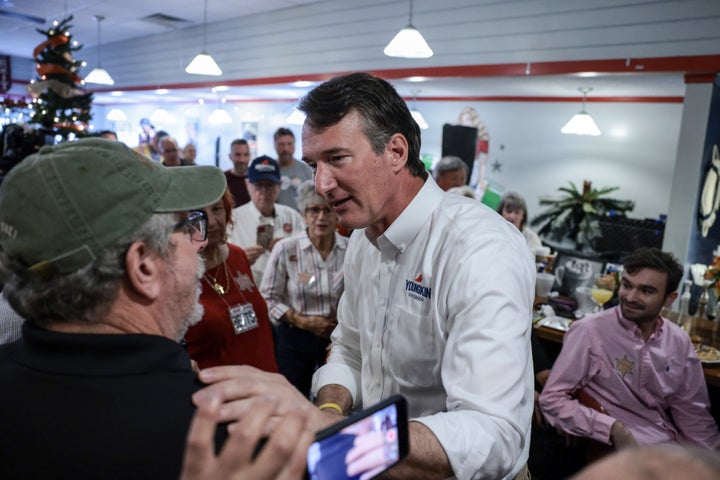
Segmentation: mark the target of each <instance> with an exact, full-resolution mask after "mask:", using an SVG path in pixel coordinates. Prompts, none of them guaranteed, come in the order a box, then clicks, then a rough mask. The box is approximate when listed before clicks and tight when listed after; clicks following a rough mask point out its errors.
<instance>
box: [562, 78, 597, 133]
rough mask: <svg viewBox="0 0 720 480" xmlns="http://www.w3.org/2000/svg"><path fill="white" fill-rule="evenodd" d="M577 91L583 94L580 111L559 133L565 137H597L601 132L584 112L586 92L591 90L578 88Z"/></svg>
mask: <svg viewBox="0 0 720 480" xmlns="http://www.w3.org/2000/svg"><path fill="white" fill-rule="evenodd" d="M578 90H580V92H581V93H582V94H583V98H582V110H580V113H576V114H575V115H574V116H573V117H572V118H571V119H570V121H569V122H567V123H566V124H565V126H564V127H562V128H561V129H560V131H561V132H562V133H564V134H566V135H592V136H593V137H597V136H598V135H600V134H601V133H602V132H600V129H599V128H598V126H597V124H596V123H595V121H594V120H593V118H592V117H591V116H590V114H589V113H587V112H586V111H585V99H586V97H587V94H588V92H591V91H592V88H590V87H580V88H578Z"/></svg>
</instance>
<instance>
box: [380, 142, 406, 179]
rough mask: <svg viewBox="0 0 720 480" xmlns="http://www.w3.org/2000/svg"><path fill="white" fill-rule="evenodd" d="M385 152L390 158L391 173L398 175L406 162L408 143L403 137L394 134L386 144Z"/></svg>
mask: <svg viewBox="0 0 720 480" xmlns="http://www.w3.org/2000/svg"><path fill="white" fill-rule="evenodd" d="M385 151H386V152H387V154H388V155H389V156H390V158H391V160H392V161H391V168H392V172H393V173H398V172H399V171H401V170H402V169H403V168H405V164H406V163H407V161H408V143H407V139H406V138H405V136H404V135H403V134H401V133H396V134H395V135H393V136H392V137H390V140H389V141H388V143H387V146H386V147H385Z"/></svg>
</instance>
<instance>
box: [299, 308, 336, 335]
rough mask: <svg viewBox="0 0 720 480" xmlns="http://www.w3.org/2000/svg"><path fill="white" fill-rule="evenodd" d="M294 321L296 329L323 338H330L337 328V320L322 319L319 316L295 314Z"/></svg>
mask: <svg viewBox="0 0 720 480" xmlns="http://www.w3.org/2000/svg"><path fill="white" fill-rule="evenodd" d="M293 320H294V322H295V323H294V324H293V325H295V326H296V327H298V328H301V329H303V330H307V331H308V332H310V333H312V334H314V335H317V336H318V337H322V338H328V339H329V338H330V334H331V333H332V332H333V330H335V327H336V326H337V320H336V319H335V318H329V317H320V316H317V315H303V314H301V313H298V312H295V313H293Z"/></svg>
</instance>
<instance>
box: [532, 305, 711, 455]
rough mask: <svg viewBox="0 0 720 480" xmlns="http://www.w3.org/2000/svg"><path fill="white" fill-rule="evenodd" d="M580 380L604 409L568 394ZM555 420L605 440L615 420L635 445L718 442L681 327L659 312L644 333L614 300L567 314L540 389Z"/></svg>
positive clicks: (697, 369) (565, 427) (704, 388)
mask: <svg viewBox="0 0 720 480" xmlns="http://www.w3.org/2000/svg"><path fill="white" fill-rule="evenodd" d="M579 388H582V389H584V391H585V392H586V393H588V394H590V395H591V396H592V397H594V398H595V399H596V400H597V401H598V402H599V403H600V405H602V406H603V407H605V409H606V410H607V411H608V413H609V415H606V414H603V413H600V412H597V411H595V410H592V409H590V408H588V407H585V406H583V405H581V404H580V402H578V401H577V400H574V399H572V398H571V397H570V394H571V392H574V391H575V390H577V389H579ZM540 407H541V409H542V411H543V413H544V414H545V418H546V419H547V420H548V422H549V423H550V424H551V425H553V426H554V427H558V428H560V429H562V430H563V431H565V432H567V433H569V434H571V435H575V436H579V437H590V438H593V439H595V440H598V441H601V442H605V443H610V442H611V440H610V427H612V424H613V423H614V422H615V421H616V420H620V421H621V422H622V423H623V424H624V425H625V426H626V427H628V428H629V429H630V431H632V434H633V435H634V436H635V439H636V440H637V441H638V443H640V444H641V445H650V444H657V443H663V442H676V443H683V444H690V445H697V446H700V447H704V448H709V449H712V450H716V451H717V450H720V434H719V433H718V428H717V425H716V424H715V421H714V419H713V417H712V416H711V415H710V412H709V409H710V402H709V399H708V392H707V385H706V383H705V377H704V376H703V371H702V366H701V364H700V360H699V359H698V357H697V355H696V354H695V350H694V349H693V346H692V343H691V342H690V339H689V338H688V336H687V334H686V333H685V332H683V331H682V329H680V328H679V327H678V326H677V325H675V324H673V323H672V322H669V321H668V320H666V319H664V318H662V317H658V321H657V324H656V327H655V331H654V332H653V333H652V335H650V338H648V340H647V342H645V341H643V339H642V335H641V333H640V329H639V328H638V327H637V326H636V325H635V323H633V322H631V321H629V320H626V319H624V318H623V317H622V312H621V310H620V307H615V308H611V309H608V310H605V311H603V312H600V313H598V314H595V315H591V316H589V317H586V318H584V319H582V320H578V321H576V322H574V323H573V324H572V325H571V327H570V330H568V332H567V333H566V334H565V338H564V340H563V347H562V351H561V352H560V355H559V356H558V359H557V361H556V362H555V365H554V366H553V368H552V371H551V373H550V378H549V379H548V382H547V384H546V385H545V387H544V388H543V391H542V394H541V395H540Z"/></svg>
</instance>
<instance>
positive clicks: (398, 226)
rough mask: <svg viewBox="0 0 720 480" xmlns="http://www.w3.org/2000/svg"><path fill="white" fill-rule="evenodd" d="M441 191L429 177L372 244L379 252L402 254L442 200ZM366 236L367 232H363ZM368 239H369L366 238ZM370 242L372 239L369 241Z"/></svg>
mask: <svg viewBox="0 0 720 480" xmlns="http://www.w3.org/2000/svg"><path fill="white" fill-rule="evenodd" d="M443 193H444V192H443V190H442V189H441V188H440V187H438V185H437V183H435V180H433V178H432V176H431V175H428V178H427V180H425V183H424V184H423V186H422V188H421V189H420V191H419V192H418V194H417V195H415V198H413V199H412V201H411V202H410V203H409V204H408V206H407V207H405V210H403V211H402V212H401V213H400V215H399V216H398V217H397V218H396V219H395V221H394V222H393V223H392V224H391V225H390V226H389V227H388V228H387V230H385V233H383V234H382V235H380V236H379V237H378V238H377V240H376V241H375V242H374V243H375V244H376V245H377V247H378V249H379V250H380V251H381V252H384V253H385V252H389V251H390V250H395V252H396V253H402V252H403V251H405V249H406V248H407V246H408V244H409V243H410V242H411V241H412V240H413V238H415V236H416V235H417V234H418V232H419V231H420V229H421V228H422V226H423V225H424V224H425V222H426V221H427V220H428V219H429V218H430V216H431V215H432V213H433V211H434V210H435V209H436V208H437V206H438V205H439V204H440V200H442V196H443ZM365 235H368V230H366V231H365ZM368 239H370V237H369V236H368ZM370 240H371V241H372V239H370Z"/></svg>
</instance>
